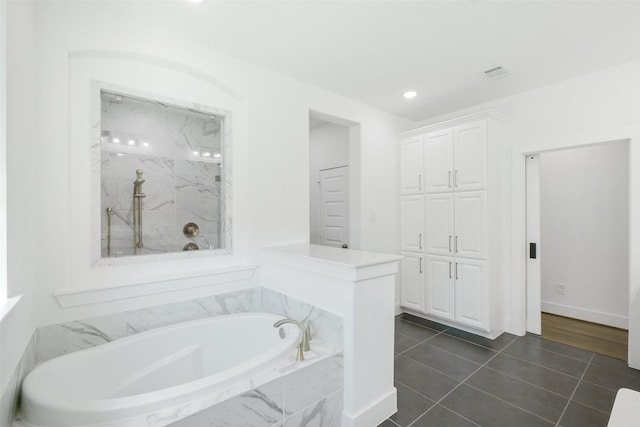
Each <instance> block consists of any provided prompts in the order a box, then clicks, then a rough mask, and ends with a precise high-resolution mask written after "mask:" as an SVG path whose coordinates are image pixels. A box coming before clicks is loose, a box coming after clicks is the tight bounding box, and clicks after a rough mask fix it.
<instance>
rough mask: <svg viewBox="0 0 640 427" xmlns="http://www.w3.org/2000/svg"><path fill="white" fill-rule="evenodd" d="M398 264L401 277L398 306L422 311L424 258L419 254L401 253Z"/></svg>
mask: <svg viewBox="0 0 640 427" xmlns="http://www.w3.org/2000/svg"><path fill="white" fill-rule="evenodd" d="M402 255H403V256H404V258H402V261H401V262H400V274H401V276H402V281H401V287H400V304H401V305H402V306H403V307H407V308H410V309H412V310H416V311H420V312H423V311H424V286H423V283H424V257H423V256H422V255H421V254H415V253H411V252H402Z"/></svg>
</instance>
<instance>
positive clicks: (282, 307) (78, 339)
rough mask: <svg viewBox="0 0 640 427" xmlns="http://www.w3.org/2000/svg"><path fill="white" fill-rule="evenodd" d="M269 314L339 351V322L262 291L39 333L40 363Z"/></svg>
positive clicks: (47, 328)
mask: <svg viewBox="0 0 640 427" xmlns="http://www.w3.org/2000/svg"><path fill="white" fill-rule="evenodd" d="M244 312H269V313H275V314H280V315H282V316H285V317H289V318H292V319H295V320H298V321H307V320H309V321H310V322H311V329H312V335H313V337H314V338H316V339H318V340H321V341H323V342H325V343H327V344H329V345H330V346H332V347H334V348H336V349H341V348H342V318H341V317H339V316H337V315H335V314H332V313H329V312H327V311H324V310H321V309H319V308H317V307H315V306H312V305H310V304H306V303H304V302H301V301H298V300H296V299H293V298H289V297H287V296H286V295H283V294H281V293H278V292H275V291H272V290H270V289H267V288H263V287H255V288H249V289H245V290H241V291H237V292H230V293H226V294H220V295H215V296H211V297H205V298H198V299H194V300H190V301H184V302H177V303H172V304H165V305H160V306H155V307H149V308H144V309H139V310H132V311H126V312H122V313H116V314H112V315H107V316H100V317H93V318H89V319H82V320H76V321H72V322H66V323H59V324H55V325H50V326H44V327H40V328H38V330H37V344H38V345H37V346H36V356H37V360H38V362H42V361H45V360H49V359H52V358H54V357H57V356H61V355H63V354H66V353H71V352H74V351H78V350H82V349H85V348H90V347H95V346H98V345H100V344H105V343H107V342H110V341H113V340H116V339H118V338H123V337H126V336H129V335H133V334H136V333H139V332H144V331H147V330H151V329H155V328H159V327H162V326H167V325H172V324H175V323H180V322H185V321H189V320H195V319H202V318H206V317H211V316H221V315H225V314H235V313H244Z"/></svg>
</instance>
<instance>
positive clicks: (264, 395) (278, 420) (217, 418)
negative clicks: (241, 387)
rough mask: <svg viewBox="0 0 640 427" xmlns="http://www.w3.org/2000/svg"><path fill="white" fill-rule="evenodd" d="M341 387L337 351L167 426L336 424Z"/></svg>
mask: <svg viewBox="0 0 640 427" xmlns="http://www.w3.org/2000/svg"><path fill="white" fill-rule="evenodd" d="M305 363H307V364H306V365H305ZM342 388H343V358H342V355H341V354H337V355H334V356H330V357H326V358H324V359H319V360H318V361H315V362H314V361H313V360H311V359H310V360H309V361H308V362H303V364H301V365H298V368H297V369H296V370H295V371H293V372H290V373H288V374H286V375H284V376H282V377H281V378H278V379H277V380H274V381H271V382H269V383H267V384H264V385H261V386H259V387H255V388H253V389H251V390H249V391H247V392H244V393H242V394H239V395H238V396H236V397H232V398H231V399H228V400H226V401H224V402H222V403H220V404H217V405H215V406H212V407H210V408H208V409H206V410H204V411H201V412H199V413H197V414H194V415H192V416H189V417H187V418H184V419H182V420H180V421H177V422H175V423H172V424H170V425H171V427H202V426H207V425H221V426H229V427H236V426H237V427H271V426H282V425H284V426H291V427H294V426H295V427H302V426H305V427H311V426H315V427H337V426H340V418H341V415H340V414H341V412H342Z"/></svg>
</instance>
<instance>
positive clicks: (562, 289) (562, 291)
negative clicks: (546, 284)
mask: <svg viewBox="0 0 640 427" xmlns="http://www.w3.org/2000/svg"><path fill="white" fill-rule="evenodd" d="M556 294H558V295H566V294H567V292H566V289H565V286H564V285H563V284H561V283H556Z"/></svg>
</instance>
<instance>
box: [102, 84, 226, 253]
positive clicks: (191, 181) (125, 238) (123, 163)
mask: <svg viewBox="0 0 640 427" xmlns="http://www.w3.org/2000/svg"><path fill="white" fill-rule="evenodd" d="M100 87H102V88H103V89H106V90H107V91H103V92H102V96H101V109H100V119H99V121H98V123H96V127H99V132H100V138H99V143H98V144H92V146H91V150H92V153H93V156H94V157H93V159H94V160H93V161H92V165H93V172H92V173H93V174H94V176H95V177H97V182H98V183H99V186H100V198H99V203H98V206H99V213H97V215H99V218H100V221H99V227H98V229H99V231H100V236H101V238H100V244H99V252H100V255H99V256H100V257H103V258H104V257H107V255H108V254H107V233H108V230H107V222H108V221H107V216H108V215H107V213H106V209H107V208H111V209H112V210H113V211H112V214H111V257H122V256H130V255H134V254H135V253H137V254H141V255H144V254H162V253H168V252H181V251H182V250H183V248H184V247H185V245H187V244H188V243H195V244H196V245H198V247H199V249H203V250H209V249H214V250H222V251H224V252H225V253H228V251H229V250H230V248H231V236H232V230H231V225H232V221H231V218H230V217H229V215H228V213H229V212H231V211H230V209H229V207H230V203H231V202H232V198H231V185H232V182H231V170H232V168H231V166H232V162H231V136H232V135H231V115H230V113H229V112H227V111H218V110H216V109H212V108H209V107H203V106H199V105H195V104H194V105H193V106H184V107H175V106H173V105H170V103H164V102H160V101H155V100H150V99H142V98H136V97H134V96H127V95H123V96H122V97H121V98H120V99H116V95H115V93H119V92H122V91H121V90H119V89H118V90H114V92H109V91H108V90H109V89H108V87H110V85H105V84H102V85H100ZM180 104H181V103H175V104H174V105H180ZM197 110H199V111H197ZM203 110H205V111H211V112H210V113H209V112H204V111H203ZM130 141H131V144H129V142H130ZM223 164H224V169H223ZM137 169H141V170H143V178H144V179H145V180H146V182H145V183H144V184H143V187H142V191H143V192H144V194H145V195H146V197H144V198H143V199H142V201H143V215H142V216H143V226H142V230H143V241H144V244H145V245H144V247H143V248H140V249H139V250H137V251H136V250H135V249H134V247H133V237H134V236H133V234H134V230H133V225H132V209H133V203H132V191H133V186H132V183H133V181H134V179H135V178H136V175H135V171H136V170H137ZM188 222H195V223H197V224H198V225H199V226H200V234H199V235H198V236H196V237H195V238H189V237H185V236H184V234H183V233H182V228H183V226H184V224H186V223H188Z"/></svg>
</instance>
